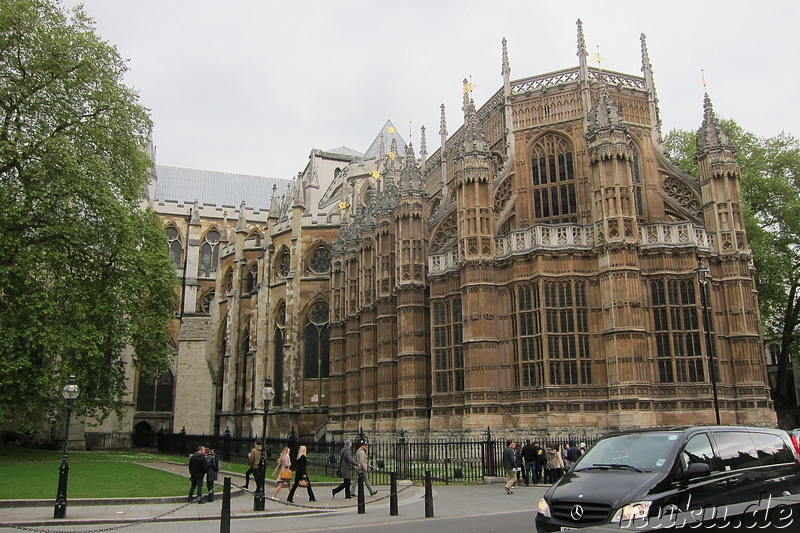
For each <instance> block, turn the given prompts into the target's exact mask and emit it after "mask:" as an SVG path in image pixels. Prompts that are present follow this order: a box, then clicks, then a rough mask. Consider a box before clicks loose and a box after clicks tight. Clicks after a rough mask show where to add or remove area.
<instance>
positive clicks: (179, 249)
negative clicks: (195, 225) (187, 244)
mask: <svg viewBox="0 0 800 533" xmlns="http://www.w3.org/2000/svg"><path fill="white" fill-rule="evenodd" d="M164 231H165V232H166V234H167V246H169V259H170V261H171V262H172V266H173V267H174V268H180V267H181V263H183V243H182V242H181V234H180V232H179V231H178V228H176V227H175V226H167V227H166V229H165V230H164Z"/></svg>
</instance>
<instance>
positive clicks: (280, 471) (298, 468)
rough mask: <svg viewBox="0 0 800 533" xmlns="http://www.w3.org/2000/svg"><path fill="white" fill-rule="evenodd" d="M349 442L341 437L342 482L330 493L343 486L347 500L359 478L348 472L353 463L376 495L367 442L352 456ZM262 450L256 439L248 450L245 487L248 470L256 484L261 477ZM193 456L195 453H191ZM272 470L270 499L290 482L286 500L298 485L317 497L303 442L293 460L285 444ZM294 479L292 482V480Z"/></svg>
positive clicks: (312, 499) (312, 496)
mask: <svg viewBox="0 0 800 533" xmlns="http://www.w3.org/2000/svg"><path fill="white" fill-rule="evenodd" d="M352 445H353V442H352V441H351V440H349V439H348V440H345V441H344V447H343V448H342V451H341V452H340V455H339V469H338V471H337V474H338V475H339V477H341V478H342V483H341V484H339V485H338V486H337V487H336V488H334V489H332V490H331V497H334V496H336V494H338V493H339V492H341V491H342V490H344V491H345V499H347V500H349V499H351V498H353V495H354V494H355V493H356V485H357V483H356V481H357V479H358V478H357V477H356V478H355V479H354V478H353V476H352V475H351V467H356V469H357V470H358V471H359V472H362V473H363V478H364V487H365V488H366V490H367V491H368V492H369V494H370V496H375V494H377V493H378V491H377V490H374V489H373V488H372V485H371V484H370V482H369V475H368V472H369V456H368V454H367V448H368V445H367V443H366V442H362V443H360V444H359V446H358V450H357V451H356V456H355V459H354V458H353V455H352V452H351V450H350V448H351V447H352ZM262 453H267V452H266V451H265V450H264V449H263V447H262V445H261V441H260V440H257V441H256V444H255V446H254V447H253V449H252V450H250V453H249V454H248V456H247V458H248V461H249V463H250V468H249V469H248V470H247V471H246V472H245V484H244V488H245V489H248V488H249V486H250V475H251V474H252V475H253V476H254V477H255V479H256V484H258V480H259V479H260V478H259V476H260V475H261V470H260V464H261V454H262ZM192 457H194V455H193V456H192ZM218 469H219V467H217V470H218ZM189 470H190V472H191V471H192V459H190V460H189ZM272 474H273V475H274V476H276V478H275V484H276V487H275V492H274V493H273V494H272V499H273V500H276V499H278V494H279V493H280V491H281V489H282V488H283V487H289V485H291V488H290V489H289V495H288V497H287V498H286V501H288V502H293V501H294V495H295V492H296V491H297V488H298V487H304V488H305V489H306V492H307V494H308V501H310V502H315V501H317V499H316V497H315V496H314V491H313V489H312V488H311V480H310V479H309V477H308V452H307V449H306V447H305V446H300V447H299V448H298V450H297V456H296V458H295V460H294V461H292V457H291V451H290V450H289V448H284V449H283V451H282V452H281V454H280V456H279V457H278V461H277V463H276V465H275V469H274V470H273V472H272ZM293 479H294V482H293V483H292V480H293ZM192 480H193V484H192V490H194V476H193V477H192Z"/></svg>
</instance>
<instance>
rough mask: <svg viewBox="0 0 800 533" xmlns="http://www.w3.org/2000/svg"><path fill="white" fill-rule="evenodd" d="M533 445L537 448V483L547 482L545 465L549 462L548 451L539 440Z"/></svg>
mask: <svg viewBox="0 0 800 533" xmlns="http://www.w3.org/2000/svg"><path fill="white" fill-rule="evenodd" d="M533 447H534V449H535V450H536V470H535V471H536V476H537V477H536V479H537V481H536V483H538V482H539V481H541V482H542V483H545V482H547V480H546V479H545V477H544V474H545V471H544V467H545V465H546V464H547V453H546V452H545V449H544V446H540V445H539V443H538V442H534V443H533Z"/></svg>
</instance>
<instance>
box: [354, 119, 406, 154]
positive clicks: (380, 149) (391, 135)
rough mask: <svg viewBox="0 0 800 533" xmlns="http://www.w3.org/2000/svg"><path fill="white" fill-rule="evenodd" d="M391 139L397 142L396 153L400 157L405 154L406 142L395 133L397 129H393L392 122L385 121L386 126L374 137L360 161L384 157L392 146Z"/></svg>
mask: <svg viewBox="0 0 800 533" xmlns="http://www.w3.org/2000/svg"><path fill="white" fill-rule="evenodd" d="M392 139H394V140H395V141H396V142H397V151H398V153H399V154H400V155H403V154H405V151H406V142H405V141H404V140H403V137H401V136H400V134H399V133H398V132H397V128H395V127H394V124H392V121H391V120H387V121H386V124H384V125H383V128H381V131H380V133H378V136H377V137H375V140H374V141H372V144H371V145H370V146H369V148H367V151H366V152H365V153H364V156H363V157H362V158H361V160H362V161H368V160H370V159H380V158H381V157H383V156H385V155H386V153H387V152H388V151H389V147H390V146H391V145H392Z"/></svg>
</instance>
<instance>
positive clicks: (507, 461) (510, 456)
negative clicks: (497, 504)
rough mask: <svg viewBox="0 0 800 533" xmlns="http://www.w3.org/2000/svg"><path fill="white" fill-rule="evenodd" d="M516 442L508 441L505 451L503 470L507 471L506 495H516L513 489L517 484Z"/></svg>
mask: <svg viewBox="0 0 800 533" xmlns="http://www.w3.org/2000/svg"><path fill="white" fill-rule="evenodd" d="M514 447H515V445H514V440H513V439H508V440H507V441H506V449H505V450H503V468H504V469H505V471H506V484H505V487H504V488H505V489H506V493H508V494H514V491H512V490H511V487H513V486H514V483H516V482H517V470H516V468H517V459H516V457H515V454H514Z"/></svg>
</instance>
